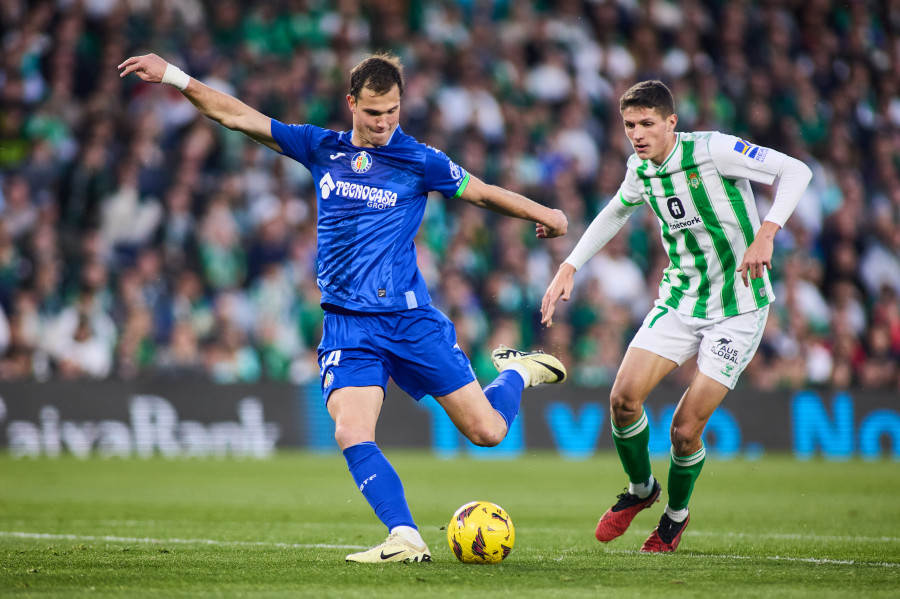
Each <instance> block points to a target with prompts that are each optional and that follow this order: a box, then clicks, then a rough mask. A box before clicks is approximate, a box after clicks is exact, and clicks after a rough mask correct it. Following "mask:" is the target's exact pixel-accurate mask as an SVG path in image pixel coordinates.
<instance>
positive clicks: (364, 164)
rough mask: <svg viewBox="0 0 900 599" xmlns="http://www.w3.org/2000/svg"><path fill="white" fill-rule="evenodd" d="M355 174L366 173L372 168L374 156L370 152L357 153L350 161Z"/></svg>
mask: <svg viewBox="0 0 900 599" xmlns="http://www.w3.org/2000/svg"><path fill="white" fill-rule="evenodd" d="M350 166H351V168H353V172H354V173H364V172H366V171H368V170H369V169H370V168H372V156H371V155H370V154H369V153H368V152H357V153H356V154H354V155H353V159H352V160H350Z"/></svg>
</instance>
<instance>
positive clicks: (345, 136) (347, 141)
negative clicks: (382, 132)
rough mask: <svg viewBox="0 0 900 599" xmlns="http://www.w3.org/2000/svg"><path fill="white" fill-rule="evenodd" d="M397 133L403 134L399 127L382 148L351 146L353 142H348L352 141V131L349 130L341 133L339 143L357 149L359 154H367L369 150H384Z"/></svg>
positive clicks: (398, 126)
mask: <svg viewBox="0 0 900 599" xmlns="http://www.w3.org/2000/svg"><path fill="white" fill-rule="evenodd" d="M398 131H399V132H400V133H403V130H402V129H401V128H400V125H397V128H396V129H394V132H393V133H391V136H390V137H389V138H388V140H387V143H386V144H384V145H383V146H376V147H374V148H364V147H363V146H356V145H353V142H352V141H350V140H351V139H353V129H350V130H349V131H343V132H342V133H341V141H343V142H344V143H345V144H347V145H348V146H350V147H351V148H356V149H358V150H359V151H360V152H367V151H369V150H379V149H381V148H386V147H387V146H389V145H391V142H393V141H394V137H396V136H397V132H398Z"/></svg>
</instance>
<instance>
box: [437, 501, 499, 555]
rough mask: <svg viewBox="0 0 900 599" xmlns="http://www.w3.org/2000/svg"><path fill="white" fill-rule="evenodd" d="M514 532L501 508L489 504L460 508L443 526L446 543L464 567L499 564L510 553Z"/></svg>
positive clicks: (472, 504)
mask: <svg viewBox="0 0 900 599" xmlns="http://www.w3.org/2000/svg"><path fill="white" fill-rule="evenodd" d="M515 540H516V529H515V528H513V523H512V519H511V518H510V517H509V514H507V513H506V512H505V511H504V510H503V508H502V507H500V506H499V505H496V504H493V503H491V502H490V501H473V502H471V503H467V504H466V505H464V506H462V507H461V508H459V509H458V510H456V513H455V514H453V518H452V519H451V520H450V524H448V525H447V542H448V543H450V549H452V550H453V555H455V556H456V559H458V560H459V561H461V562H462V563H464V564H499V563H500V562H502V561H503V560H504V559H505V558H506V556H507V555H509V552H510V551H512V548H513V543H514V542H515Z"/></svg>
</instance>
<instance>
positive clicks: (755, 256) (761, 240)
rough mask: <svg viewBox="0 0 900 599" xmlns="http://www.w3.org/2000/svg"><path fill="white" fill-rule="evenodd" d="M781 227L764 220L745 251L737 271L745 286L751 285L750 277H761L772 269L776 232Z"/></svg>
mask: <svg viewBox="0 0 900 599" xmlns="http://www.w3.org/2000/svg"><path fill="white" fill-rule="evenodd" d="M780 229H781V227H780V226H778V225H777V224H776V223H773V222H772V221H768V220H766V221H763V223H762V225H761V226H760V227H759V231H757V232H756V237H754V238H753V243H751V244H750V247H748V248H747V251H746V252H744V259H743V260H741V265H740V266H738V269H737V272H739V273H741V279H742V280H743V281H744V287H749V286H750V279H759V278H761V277H762V276H763V274H764V273H765V272H766V269H767V268H768V269H769V270H772V253H773V252H774V251H775V233H777V232H778V231H779V230H780Z"/></svg>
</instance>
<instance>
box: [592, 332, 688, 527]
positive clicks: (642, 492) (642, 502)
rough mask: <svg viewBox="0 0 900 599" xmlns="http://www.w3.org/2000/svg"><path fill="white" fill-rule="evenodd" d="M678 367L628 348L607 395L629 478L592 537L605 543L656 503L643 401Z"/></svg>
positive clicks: (657, 491)
mask: <svg viewBox="0 0 900 599" xmlns="http://www.w3.org/2000/svg"><path fill="white" fill-rule="evenodd" d="M676 367H677V364H676V363H675V362H673V361H671V360H669V359H667V358H663V357H661V356H658V355H656V354H655V353H653V352H650V351H647V350H644V349H640V348H635V347H631V348H629V349H628V351H627V352H626V353H625V358H624V359H623V361H622V366H621V367H620V368H619V372H618V374H617V375H616V381H615V383H614V384H613V389H612V393H611V394H610V413H611V416H612V433H613V443H614V444H615V446H616V452H617V453H618V454H619V460H620V461H621V462H622V467H623V468H624V470H625V473H626V474H627V475H628V481H629V482H628V488H627V489H625V492H624V493H621V494H619V496H618V501H617V502H616V503H615V505H613V506H612V507H611V508H609V509H608V510H606V513H604V514H603V516H602V517H601V518H600V521H599V522H598V523H597V528H596V530H595V531H594V536H596V537H597V540H598V541H601V542H604V543H608V542H609V541H612V540H613V539H615V538H617V537H619V536H621V535H622V534H623V533H624V532H625V531H626V530H627V529H628V526H629V525H630V524H631V522H632V520H634V518H635V516H637V514H638V512H640V511H641V510H645V509H647V508H648V507H650V506H651V505H653V504H654V503H655V502H657V501H659V495H660V491H661V488H660V485H659V482H658V481H657V480H656V479H655V478H654V477H653V473H652V471H651V469H650V424H649V421H648V420H647V414H646V413H645V412H644V407H643V406H644V400H645V399H646V398H647V395H648V394H649V393H650V390H651V389H653V388H654V387H655V386H656V385H657V384H659V381H661V380H662V379H663V377H664V376H666V375H667V374H668V373H669V372H671V371H672V370H673V369H674V368H676Z"/></svg>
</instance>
